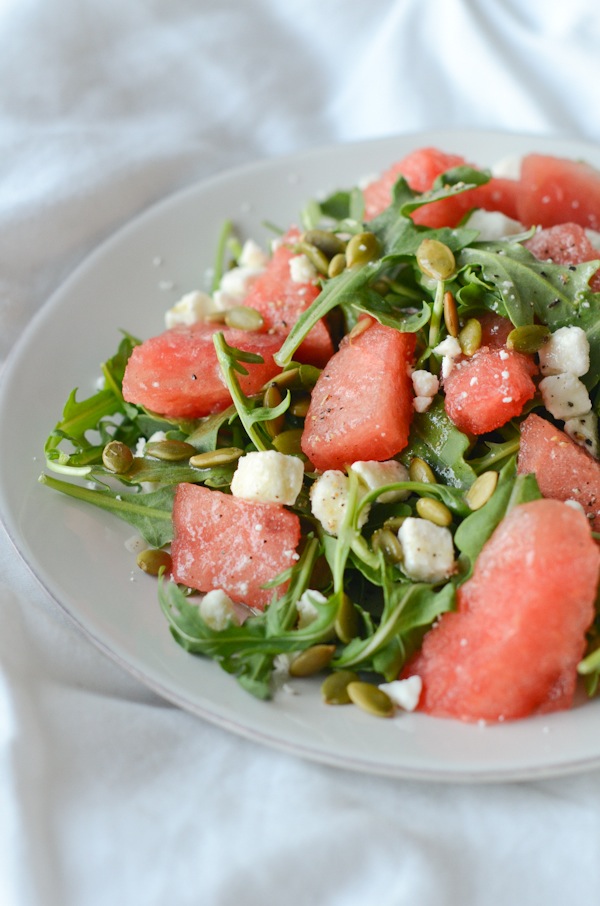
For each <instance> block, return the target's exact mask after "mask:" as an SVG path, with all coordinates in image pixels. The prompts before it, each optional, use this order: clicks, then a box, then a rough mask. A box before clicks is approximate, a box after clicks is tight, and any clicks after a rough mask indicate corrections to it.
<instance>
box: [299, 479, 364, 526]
mask: <svg viewBox="0 0 600 906" xmlns="http://www.w3.org/2000/svg"><path fill="white" fill-rule="evenodd" d="M348 486H349V481H348V476H347V475H345V474H344V472H342V471H340V470H339V469H327V470H326V471H325V472H323V474H322V475H320V476H319V478H317V480H316V481H315V483H314V484H313V486H312V488H311V489H310V505H311V510H312V514H313V516H314V517H315V518H316V519H318V520H319V522H320V523H321V525H322V526H323V528H324V529H325V531H326V532H328V533H329V534H330V535H337V533H338V532H339V530H340V526H341V525H342V522H343V520H344V517H345V515H346V507H347V505H348ZM368 515H369V507H368V506H366V507H365V508H364V509H363V510H362V512H361V515H360V520H359V525H361V526H362V525H364V524H365V522H366V521H367V518H368Z"/></svg>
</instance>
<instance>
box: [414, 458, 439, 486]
mask: <svg viewBox="0 0 600 906" xmlns="http://www.w3.org/2000/svg"><path fill="white" fill-rule="evenodd" d="M408 477H409V478H410V480H411V481H419V482H421V484H437V481H436V477H435V475H434V474H433V469H432V468H431V466H430V465H429V463H426V462H425V460H424V459H421V457H420V456H413V458H412V459H411V461H410V464H409V466H408Z"/></svg>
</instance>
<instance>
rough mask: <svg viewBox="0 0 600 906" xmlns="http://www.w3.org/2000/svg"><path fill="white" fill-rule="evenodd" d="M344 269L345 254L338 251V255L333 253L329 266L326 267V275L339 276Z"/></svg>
mask: <svg viewBox="0 0 600 906" xmlns="http://www.w3.org/2000/svg"><path fill="white" fill-rule="evenodd" d="M345 270H346V255H345V254H344V253H343V252H340V254H339V255H334V256H333V258H332V259H331V261H330V262H329V267H328V268H327V276H328V277H332V278H333V277H339V275H340V274H341V273H342V271H345Z"/></svg>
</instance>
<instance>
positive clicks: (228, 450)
mask: <svg viewBox="0 0 600 906" xmlns="http://www.w3.org/2000/svg"><path fill="white" fill-rule="evenodd" d="M243 454H244V451H243V450H241V449H240V448H239V447H221V449H220V450H207V451H206V452H205V453H196V454H195V455H194V456H190V465H191V466H194V468H195V469H212V468H214V467H215V466H226V465H228V464H229V463H230V462H235V461H236V460H237V459H239V458H240V456H243Z"/></svg>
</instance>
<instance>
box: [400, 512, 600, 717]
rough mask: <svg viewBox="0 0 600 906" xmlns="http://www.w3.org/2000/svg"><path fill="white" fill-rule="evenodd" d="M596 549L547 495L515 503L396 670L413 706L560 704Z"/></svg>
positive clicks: (439, 710) (534, 708)
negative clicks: (412, 695)
mask: <svg viewBox="0 0 600 906" xmlns="http://www.w3.org/2000/svg"><path fill="white" fill-rule="evenodd" d="M599 565H600V552H599V550H598V547H597V545H596V544H595V543H594V542H593V540H592V537H591V534H590V529H589V526H588V524H587V522H586V519H585V517H584V516H583V515H582V514H581V513H580V512H577V511H575V510H574V509H573V508H572V507H569V506H566V505H565V504H564V503H560V502H558V501H555V500H536V501H533V502H531V503H525V504H521V505H519V506H516V507H514V509H513V510H511V511H510V512H509V514H508V515H507V516H506V518H505V519H504V520H503V521H502V522H501V524H500V525H499V526H498V528H497V529H496V531H495V532H494V534H493V535H492V537H491V538H490V540H489V541H488V542H487V543H486V545H485V546H484V548H483V550H482V551H481V553H480V555H479V557H478V559H477V562H476V564H475V569H474V572H473V575H472V577H471V578H470V579H469V580H468V581H467V582H465V584H464V585H462V586H461V587H460V588H459V590H458V605H457V607H458V609H457V611H456V612H449V613H445V614H443V616H442V617H441V619H440V620H439V622H438V624H437V625H436V626H435V627H434V628H433V629H431V630H430V631H429V632H428V633H427V635H426V636H425V640H424V643H423V647H422V649H421V651H420V653H419V654H417V656H416V657H415V658H414V659H413V660H412V662H411V663H410V665H409V666H408V668H407V669H406V670H405V671H404V673H403V675H412V674H418V675H419V676H420V677H421V679H422V680H423V691H422V695H421V700H420V702H419V709H420V710H422V711H425V712H427V713H428V714H433V715H436V716H438V717H451V718H457V719H460V720H463V721H478V720H485V721H491V722H495V721H502V720H514V719H516V718H521V717H527V716H529V715H532V714H537V713H544V712H550V711H558V710H562V709H566V708H569V707H570V706H571V704H572V702H573V695H574V691H575V686H576V680H577V664H578V662H579V661H580V660H581V657H582V655H583V653H584V650H585V633H586V631H587V629H588V628H589V626H590V624H591V622H592V620H593V618H594V600H595V597H596V589H597V585H598V569H599Z"/></svg>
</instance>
